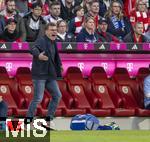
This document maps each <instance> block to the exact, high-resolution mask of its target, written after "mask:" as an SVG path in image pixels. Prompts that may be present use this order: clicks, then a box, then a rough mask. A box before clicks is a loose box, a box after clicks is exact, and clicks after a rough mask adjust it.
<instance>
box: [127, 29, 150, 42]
mask: <svg viewBox="0 0 150 142" xmlns="http://www.w3.org/2000/svg"><path fill="white" fill-rule="evenodd" d="M124 42H134V43H135V42H136V41H134V34H133V32H130V33H129V34H127V35H126V36H125V38H124ZM141 42H149V41H148V39H147V38H146V36H144V35H142V36H141Z"/></svg>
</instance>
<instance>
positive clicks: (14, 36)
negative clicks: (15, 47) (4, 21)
mask: <svg viewBox="0 0 150 142" xmlns="http://www.w3.org/2000/svg"><path fill="white" fill-rule="evenodd" d="M14 41H16V42H21V36H20V35H19V33H18V32H17V31H16V30H15V31H14V33H10V32H8V30H7V29H5V31H4V32H3V33H2V34H1V35H0V42H14Z"/></svg>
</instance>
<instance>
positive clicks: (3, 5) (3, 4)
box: [0, 0, 5, 11]
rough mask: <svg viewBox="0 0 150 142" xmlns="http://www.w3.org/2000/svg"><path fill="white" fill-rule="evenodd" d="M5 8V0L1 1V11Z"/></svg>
mask: <svg viewBox="0 0 150 142" xmlns="http://www.w3.org/2000/svg"><path fill="white" fill-rule="evenodd" d="M4 9H5V0H1V1H0V11H2V10H4Z"/></svg>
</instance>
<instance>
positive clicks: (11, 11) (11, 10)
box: [0, 0, 26, 41]
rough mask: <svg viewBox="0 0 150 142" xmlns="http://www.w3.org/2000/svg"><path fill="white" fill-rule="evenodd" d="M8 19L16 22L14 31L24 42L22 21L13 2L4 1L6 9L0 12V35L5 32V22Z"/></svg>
mask: <svg viewBox="0 0 150 142" xmlns="http://www.w3.org/2000/svg"><path fill="white" fill-rule="evenodd" d="M10 18H14V19H15V20H16V21H17V25H16V30H17V32H19V33H20V34H21V39H22V41H25V37H26V32H25V26H24V21H23V19H22V17H21V16H20V15H19V14H18V12H17V10H16V3H15V0H6V8H5V9H4V10H3V11H1V12H0V34H1V33H2V32H3V31H4V30H5V26H6V21H7V20H8V19H10Z"/></svg>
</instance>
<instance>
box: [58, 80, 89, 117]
mask: <svg viewBox="0 0 150 142" xmlns="http://www.w3.org/2000/svg"><path fill="white" fill-rule="evenodd" d="M58 84H59V88H60V91H61V93H62V99H63V101H64V103H65V104H64V105H65V106H66V109H63V115H65V116H74V115H77V114H85V113H86V110H85V109H77V108H75V107H74V99H73V97H72V96H71V95H70V94H69V92H68V89H67V83H66V81H65V80H58Z"/></svg>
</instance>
